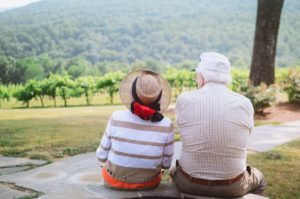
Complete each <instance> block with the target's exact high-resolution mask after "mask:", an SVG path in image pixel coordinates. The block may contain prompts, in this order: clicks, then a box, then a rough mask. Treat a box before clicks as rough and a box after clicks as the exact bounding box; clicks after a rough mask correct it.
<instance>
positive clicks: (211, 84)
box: [200, 82, 228, 90]
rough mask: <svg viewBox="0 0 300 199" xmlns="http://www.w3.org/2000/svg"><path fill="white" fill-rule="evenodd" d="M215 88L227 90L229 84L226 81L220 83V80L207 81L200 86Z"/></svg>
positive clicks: (209, 88) (203, 88) (206, 88)
mask: <svg viewBox="0 0 300 199" xmlns="http://www.w3.org/2000/svg"><path fill="white" fill-rule="evenodd" d="M213 89H217V90H227V89H228V88H227V86H226V84H224V83H218V82H207V83H205V84H204V85H203V87H202V88H200V90H213Z"/></svg>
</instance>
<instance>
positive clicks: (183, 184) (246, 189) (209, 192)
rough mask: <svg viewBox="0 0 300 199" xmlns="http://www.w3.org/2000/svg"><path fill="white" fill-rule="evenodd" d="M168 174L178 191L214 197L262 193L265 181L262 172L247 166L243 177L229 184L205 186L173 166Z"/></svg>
mask: <svg viewBox="0 0 300 199" xmlns="http://www.w3.org/2000/svg"><path fill="white" fill-rule="evenodd" d="M170 175H171V177H172V179H173V181H174V182H175V184H176V186H177V188H178V189H179V191H181V192H183V193H188V194H192V195H203V196H214V197H240V196H243V195H245V194H247V193H253V194H260V195H261V194H262V193H263V191H264V189H265V187H266V181H265V179H264V176H263V174H262V173H261V172H260V171H259V170H257V169H256V168H253V167H250V166H247V170H246V171H245V172H244V173H243V177H242V178H241V179H240V180H238V181H236V182H234V183H233V184H230V185H224V186H223V185H222V186H206V185H201V184H197V183H195V182H191V181H190V180H188V179H187V178H186V177H185V176H183V175H182V173H181V172H180V170H179V167H173V168H172V169H171V170H170Z"/></svg>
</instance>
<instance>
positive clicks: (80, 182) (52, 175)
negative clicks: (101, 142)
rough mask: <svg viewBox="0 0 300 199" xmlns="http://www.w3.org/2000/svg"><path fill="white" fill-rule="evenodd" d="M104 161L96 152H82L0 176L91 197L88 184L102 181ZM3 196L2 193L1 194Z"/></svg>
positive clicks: (46, 189)
mask: <svg viewBox="0 0 300 199" xmlns="http://www.w3.org/2000/svg"><path fill="white" fill-rule="evenodd" d="M100 171H101V168H100V163H99V161H98V160H97V159H96V157H95V153H87V154H81V155H77V156H73V157H70V158H66V159H63V160H59V161H57V162H55V163H53V164H49V165H45V166H41V167H38V168H35V169H32V170H28V171H25V172H19V173H14V174H10V175H2V176H0V182H10V183H15V184H16V185H17V186H20V187H26V188H30V189H32V190H35V191H39V192H42V193H46V194H68V195H72V194H75V195H76V196H82V197H78V198H91V197H92V196H93V195H91V194H90V193H89V191H87V190H86V187H87V185H101V184H102V178H101V175H100ZM0 198H1V197H0Z"/></svg>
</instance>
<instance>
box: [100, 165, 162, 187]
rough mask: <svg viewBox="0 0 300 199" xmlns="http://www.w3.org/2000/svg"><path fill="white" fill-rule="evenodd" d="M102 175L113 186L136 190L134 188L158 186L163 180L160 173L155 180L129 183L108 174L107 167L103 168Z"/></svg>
mask: <svg viewBox="0 0 300 199" xmlns="http://www.w3.org/2000/svg"><path fill="white" fill-rule="evenodd" d="M102 177H103V179H104V180H105V182H106V183H107V184H108V185H109V186H112V187H115V188H120V189H132V190H134V189H147V188H149V189H150V188H153V187H156V186H157V185H158V184H159V183H160V181H161V177H162V174H160V175H158V176H157V177H155V178H154V179H153V180H151V181H149V182H144V183H127V182H122V181H119V180H117V179H115V178H113V177H112V176H110V175H109V174H108V172H107V171H106V169H105V168H102Z"/></svg>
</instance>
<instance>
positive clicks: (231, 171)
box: [170, 52, 266, 197]
mask: <svg viewBox="0 0 300 199" xmlns="http://www.w3.org/2000/svg"><path fill="white" fill-rule="evenodd" d="M200 59H201V61H200V63H199V65H198V67H197V68H196V73H197V83H198V87H199V89H198V90H195V91H190V92H186V93H183V94H181V95H180V96H179V97H178V98H177V102H176V110H175V112H176V123H177V126H178V128H179V133H180V137H181V140H182V151H181V155H180V159H179V161H177V164H176V167H174V168H172V169H171V171H170V175H171V177H172V180H173V182H175V183H176V186H177V187H178V189H179V190H180V191H182V192H185V193H190V194H195V195H206V196H214V197H239V196H242V195H244V194H246V193H248V192H251V193H256V194H262V192H263V191H264V189H265V186H266V182H265V180H264V177H263V174H262V173H261V172H260V171H259V170H257V169H256V168H253V167H250V166H246V158H247V143H248V138H249V135H250V133H251V131H252V129H253V126H254V121H253V115H254V110H253V106H252V103H251V101H250V100H249V99H248V98H246V97H244V96H242V95H240V94H238V93H234V92H232V91H230V90H229V89H228V88H227V85H229V84H230V82H231V75H230V68H231V66H230V62H229V60H228V59H227V58H226V57H225V56H224V55H222V54H219V53H216V52H205V53H202V54H201V55H200Z"/></svg>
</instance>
